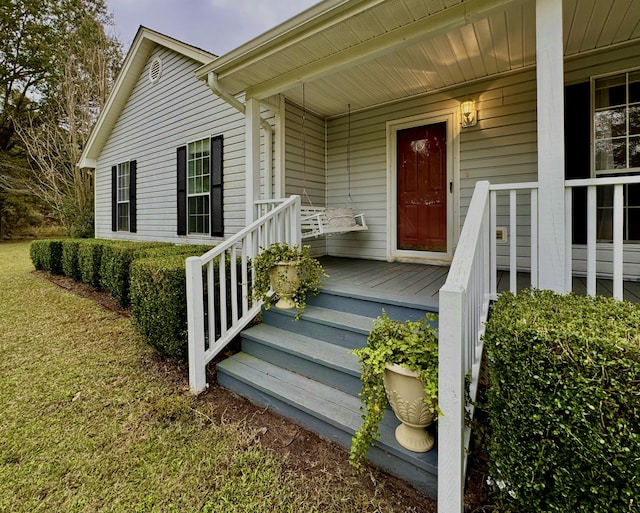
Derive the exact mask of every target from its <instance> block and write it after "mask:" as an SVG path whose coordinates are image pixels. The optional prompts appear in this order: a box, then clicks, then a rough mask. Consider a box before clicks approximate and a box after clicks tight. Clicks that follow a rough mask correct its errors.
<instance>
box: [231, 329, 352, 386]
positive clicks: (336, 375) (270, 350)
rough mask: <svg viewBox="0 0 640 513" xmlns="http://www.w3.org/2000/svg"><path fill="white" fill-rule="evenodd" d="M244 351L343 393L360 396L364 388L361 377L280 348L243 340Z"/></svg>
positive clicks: (246, 339)
mask: <svg viewBox="0 0 640 513" xmlns="http://www.w3.org/2000/svg"><path fill="white" fill-rule="evenodd" d="M242 351H243V352H245V353H247V354H250V355H251V356H255V357H256V358H259V359H261V360H264V361H265V362H269V363H271V364H273V365H277V366H278V367H282V368H283V369H287V370H290V371H293V372H296V373H298V374H301V375H302V376H306V377H308V378H311V379H313V380H315V381H318V382H320V383H323V384H325V385H328V386H331V387H333V388H336V389H338V390H341V391H342V392H346V393H347V394H350V395H353V396H354V397H357V396H358V393H359V392H360V389H361V387H362V382H361V381H360V377H359V376H353V375H351V374H347V373H346V372H343V371H341V370H340V369H334V368H331V367H327V366H325V365H323V363H322V362H315V361H311V360H309V359H307V358H304V357H301V356H298V355H292V354H290V353H285V352H283V351H280V350H278V348H274V347H271V346H270V345H266V344H261V343H260V342H259V341H256V340H251V339H248V338H243V339H242Z"/></svg>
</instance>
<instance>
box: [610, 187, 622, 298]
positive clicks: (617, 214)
mask: <svg viewBox="0 0 640 513" xmlns="http://www.w3.org/2000/svg"><path fill="white" fill-rule="evenodd" d="M623 188H624V185H622V184H616V185H615V187H614V189H613V297H614V298H615V299H618V300H620V301H621V300H622V298H623V295H624V292H623V286H622V275H623V265H624V260H623V252H622V250H623V238H624V231H623V228H624V221H623V220H624V191H623Z"/></svg>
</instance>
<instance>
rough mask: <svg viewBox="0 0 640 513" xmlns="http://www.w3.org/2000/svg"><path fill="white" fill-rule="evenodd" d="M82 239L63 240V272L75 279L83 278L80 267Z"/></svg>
mask: <svg viewBox="0 0 640 513" xmlns="http://www.w3.org/2000/svg"><path fill="white" fill-rule="evenodd" d="M81 240H82V239H65V240H63V241H62V273H63V274H64V275H65V276H66V277H67V278H71V279H72V280H75V281H80V279H81V278H82V276H81V274H80V268H79V267H78V245H79V244H80V241H81Z"/></svg>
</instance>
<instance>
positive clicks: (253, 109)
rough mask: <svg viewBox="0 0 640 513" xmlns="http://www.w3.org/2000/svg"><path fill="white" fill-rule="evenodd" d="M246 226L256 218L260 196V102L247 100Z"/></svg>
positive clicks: (251, 99)
mask: <svg viewBox="0 0 640 513" xmlns="http://www.w3.org/2000/svg"><path fill="white" fill-rule="evenodd" d="M245 124H246V125H245V127H246V128H245V137H246V149H245V152H246V154H245V162H246V164H245V168H246V169H245V189H246V193H245V194H246V226H248V225H249V224H251V223H252V222H253V221H254V220H255V207H254V202H255V201H256V200H258V199H259V198H260V102H259V101H258V100H256V99H254V98H247V100H246V116H245Z"/></svg>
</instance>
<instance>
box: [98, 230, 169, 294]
mask: <svg viewBox="0 0 640 513" xmlns="http://www.w3.org/2000/svg"><path fill="white" fill-rule="evenodd" d="M159 246H167V244H165V243H160V242H129V241H118V242H113V243H111V244H105V245H104V246H103V247H102V257H101V260H100V285H101V286H102V288H104V290H106V291H107V292H108V293H109V294H110V295H111V296H112V297H113V298H114V299H116V300H117V301H118V303H120V305H121V306H128V305H129V269H130V267H131V262H133V260H135V259H136V258H142V257H144V256H145V254H144V251H145V250H148V249H151V248H156V247H159Z"/></svg>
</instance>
